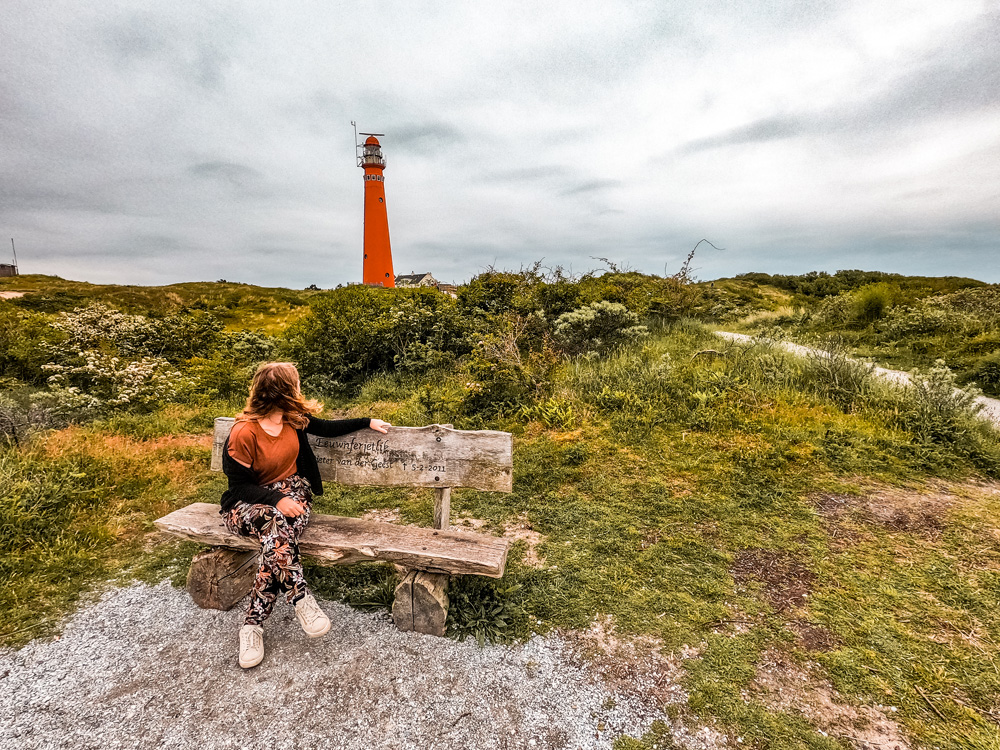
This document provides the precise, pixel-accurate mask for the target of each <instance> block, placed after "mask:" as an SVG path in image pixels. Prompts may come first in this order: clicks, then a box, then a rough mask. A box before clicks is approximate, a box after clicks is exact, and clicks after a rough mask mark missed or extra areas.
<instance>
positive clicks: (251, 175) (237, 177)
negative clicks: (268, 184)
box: [188, 161, 263, 192]
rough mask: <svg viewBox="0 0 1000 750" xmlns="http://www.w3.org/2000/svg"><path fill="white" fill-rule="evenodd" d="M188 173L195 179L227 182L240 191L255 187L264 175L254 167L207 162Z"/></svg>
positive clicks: (222, 162)
mask: <svg viewBox="0 0 1000 750" xmlns="http://www.w3.org/2000/svg"><path fill="white" fill-rule="evenodd" d="M188 172H189V173H190V174H192V175H194V176H195V177H201V178H205V179H209V180H218V181H220V182H225V183H228V184H229V185H231V186H232V187H234V188H236V189H237V190H240V191H244V192H245V191H248V190H250V189H251V188H253V187H255V186H256V185H257V184H258V182H259V180H260V179H261V178H262V177H263V175H262V174H261V173H260V172H258V171H257V170H256V169H254V168H253V167H248V166H246V165H244V164H235V163H233V162H230V161H206V162H201V163H200V164H194V165H192V166H191V167H189V168H188Z"/></svg>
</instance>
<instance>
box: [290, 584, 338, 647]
mask: <svg viewBox="0 0 1000 750" xmlns="http://www.w3.org/2000/svg"><path fill="white" fill-rule="evenodd" d="M295 617H296V618H297V619H298V621H299V625H301V626H302V629H303V630H304V631H306V635H307V636H309V637H310V638H319V637H320V636H321V635H325V634H326V633H327V631H329V630H330V618H329V617H327V616H326V613H325V612H324V611H323V610H321V609H320V608H319V605H318V604H317V603H316V599H315V598H313V595H312V594H306V595H305V596H303V597H302V598H301V599H299V600H298V601H297V602H295Z"/></svg>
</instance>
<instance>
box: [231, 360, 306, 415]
mask: <svg viewBox="0 0 1000 750" xmlns="http://www.w3.org/2000/svg"><path fill="white" fill-rule="evenodd" d="M322 408H323V404H321V403H319V402H318V401H315V400H312V399H310V400H309V401H306V400H305V399H304V398H302V391H301V390H300V388H299V371H298V370H297V369H296V368H295V365H294V364H292V363H291V362H265V363H264V364H262V365H261V366H260V367H258V368H257V372H255V373H254V374H253V379H252V380H251V381H250V396H249V397H248V398H247V405H246V406H244V407H243V411H242V412H240V413H239V414H237V415H236V419H238V420H249V419H262V418H264V417H266V416H267V415H268V414H271V413H272V412H275V411H281V412H283V413H284V415H285V421H286V422H288V423H289V424H290V425H291V426H292V427H294V428H295V429H296V430H301V429H302V428H303V427H305V426H306V424H307V423H308V422H309V416H310V415H311V414H315V413H316V412H318V411H320V410H322Z"/></svg>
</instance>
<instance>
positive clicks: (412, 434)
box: [212, 417, 513, 492]
mask: <svg viewBox="0 0 1000 750" xmlns="http://www.w3.org/2000/svg"><path fill="white" fill-rule="evenodd" d="M233 422H234V420H233V419H232V418H229V417H219V418H218V419H216V420H215V439H214V442H213V446H212V469H213V470H215V471H220V470H221V469H222V446H223V444H224V443H225V441H226V438H227V437H228V435H229V431H230V430H231V429H232V427H233ZM309 442H310V443H311V444H312V446H313V452H314V453H315V454H316V460H317V462H318V463H319V469H320V476H322V477H323V479H324V480H325V481H331V482H339V483H340V484H355V485H357V484H362V485H376V486H382V487H385V486H404V487H472V488H475V489H480V490H492V491H495V492H510V491H511V489H512V486H511V476H512V465H513V462H512V459H511V451H512V438H511V435H510V433H509V432H496V431H492V430H475V431H473V430H453V429H450V428H448V427H442V426H441V425H429V426H427V427H390V428H389V432H388V433H387V434H384V435H383V434H382V433H380V432H376V431H374V430H368V429H365V430H358V431H357V432H352V433H350V434H348V435H343V436H341V437H336V438H317V437H315V436H312V435H310V436H309Z"/></svg>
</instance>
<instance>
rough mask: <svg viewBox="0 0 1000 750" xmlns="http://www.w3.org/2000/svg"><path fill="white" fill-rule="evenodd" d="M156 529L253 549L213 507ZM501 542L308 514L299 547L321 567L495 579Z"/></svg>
mask: <svg viewBox="0 0 1000 750" xmlns="http://www.w3.org/2000/svg"><path fill="white" fill-rule="evenodd" d="M155 523H156V527H157V528H158V529H160V530H161V531H164V532H166V533H168V534H173V535H175V536H179V537H183V538H184V539H189V540H191V541H194V542H199V543H201V544H207V545H210V546H213V547H228V548H232V549H240V550H256V549H258V548H259V544H258V542H257V540H256V539H252V538H248V537H241V536H237V535H236V534H233V533H232V532H230V531H229V529H227V528H226V527H225V524H223V522H222V517H221V516H220V515H219V506H218V505H214V504H212V503H192V504H191V505H189V506H187V507H186V508H181V509H179V510H175V511H174V512H173V513H169V514H167V515H166V516H164V517H163V518H161V519H159V520H157V521H156V522H155ZM509 546H510V543H509V542H508V540H506V539H501V538H499V537H492V536H487V535H485V534H476V533H473V532H468V531H450V530H449V531H445V530H435V529H426V528H421V527H418V526H396V525H395V524H391V523H380V522H378V521H369V520H366V519H362V518H344V517H342V516H324V515H314V516H313V517H312V518H311V519H310V521H309V527H308V528H307V529H306V531H305V533H304V534H303V535H302V539H301V540H300V542H299V549H300V550H301V551H302V554H304V555H308V556H310V557H312V558H314V559H316V560H318V561H319V562H321V563H327V564H333V565H346V564H350V563H355V562H365V561H374V560H384V561H387V562H391V563H396V564H398V565H402V566H404V567H406V568H415V569H417V570H425V571H428V572H431V573H448V574H454V575H461V574H472V575H481V576H488V577H490V578H499V577H501V576H502V575H503V571H504V566H505V565H506V563H507V551H508V548H509Z"/></svg>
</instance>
